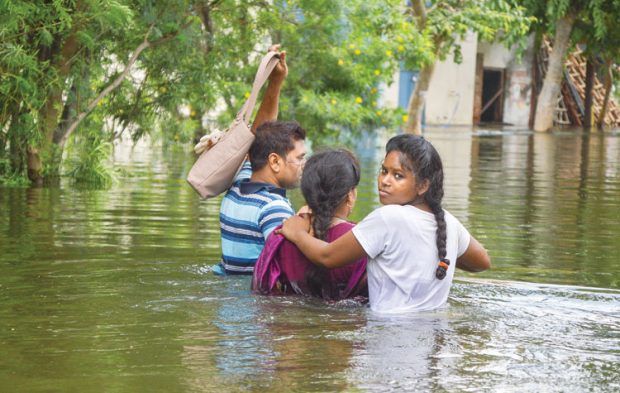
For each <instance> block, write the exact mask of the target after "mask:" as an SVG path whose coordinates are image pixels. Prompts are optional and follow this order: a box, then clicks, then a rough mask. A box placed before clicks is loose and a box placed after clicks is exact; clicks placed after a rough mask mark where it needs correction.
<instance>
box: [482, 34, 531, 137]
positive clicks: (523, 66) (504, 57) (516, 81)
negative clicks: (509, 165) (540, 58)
mask: <svg viewBox="0 0 620 393" xmlns="http://www.w3.org/2000/svg"><path fill="white" fill-rule="evenodd" d="M533 47H534V38H533V36H532V37H530V39H529V42H528V45H527V50H526V51H525V52H524V53H523V54H522V56H521V59H518V58H517V54H516V50H515V49H514V48H512V49H511V50H509V49H507V48H506V47H505V46H503V45H502V44H498V43H493V44H488V43H480V44H479V45H478V53H482V54H483V56H484V61H483V64H484V68H501V69H504V70H505V75H506V80H505V85H504V89H505V90H504V123H509V124H513V125H515V126H524V127H527V125H528V122H529V117H530V102H531V94H532V75H531V72H532V62H533V60H534V50H533Z"/></svg>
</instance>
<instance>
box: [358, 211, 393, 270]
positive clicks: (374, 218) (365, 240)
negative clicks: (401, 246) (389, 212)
mask: <svg viewBox="0 0 620 393" xmlns="http://www.w3.org/2000/svg"><path fill="white" fill-rule="evenodd" d="M352 232H353V236H355V238H356V239H357V241H358V242H359V243H360V245H361V246H362V248H363V249H364V251H366V255H368V256H369V257H370V258H375V257H376V256H377V255H379V254H381V252H383V250H384V249H385V246H386V243H387V242H386V237H387V236H388V228H387V225H385V220H384V219H383V214H382V213H381V209H377V210H375V211H373V212H372V213H370V214H369V215H368V216H366V218H364V219H363V220H362V221H361V222H360V223H359V224H357V225H356V226H355V227H353V229H352Z"/></svg>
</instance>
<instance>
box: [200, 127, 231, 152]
mask: <svg viewBox="0 0 620 393" xmlns="http://www.w3.org/2000/svg"><path fill="white" fill-rule="evenodd" d="M223 136H224V131H220V130H217V129H216V130H213V131H212V132H211V133H210V134H207V135H205V136H203V137H202V138H200V142H198V143H197V144H196V146H194V151H195V152H196V154H202V152H204V151H206V150H209V149H210V148H212V147H213V146H214V145H215V144H216V143H217V142H219V140H220V139H222V137H223Z"/></svg>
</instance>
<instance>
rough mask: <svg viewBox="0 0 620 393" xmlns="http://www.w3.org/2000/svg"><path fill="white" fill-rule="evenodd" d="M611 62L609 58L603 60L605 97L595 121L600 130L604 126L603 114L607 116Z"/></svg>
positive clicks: (610, 84) (611, 75)
mask: <svg viewBox="0 0 620 393" xmlns="http://www.w3.org/2000/svg"><path fill="white" fill-rule="evenodd" d="M612 66H613V63H612V61H611V59H607V61H606V62H605V81H604V82H603V85H604V86H605V98H604V99H603V105H601V112H600V113H599V115H598V122H597V123H596V127H597V128H598V129H599V130H602V129H603V127H605V116H607V105H609V97H610V95H611V87H612V86H613V78H614V75H613V69H612Z"/></svg>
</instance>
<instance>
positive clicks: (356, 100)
mask: <svg viewBox="0 0 620 393" xmlns="http://www.w3.org/2000/svg"><path fill="white" fill-rule="evenodd" d="M362 102H364V100H362V97H357V98H356V99H355V103H356V104H361V103H362Z"/></svg>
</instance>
